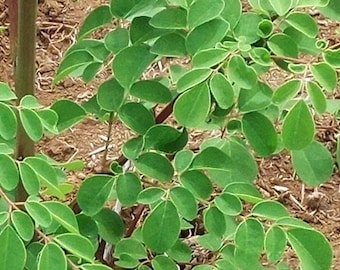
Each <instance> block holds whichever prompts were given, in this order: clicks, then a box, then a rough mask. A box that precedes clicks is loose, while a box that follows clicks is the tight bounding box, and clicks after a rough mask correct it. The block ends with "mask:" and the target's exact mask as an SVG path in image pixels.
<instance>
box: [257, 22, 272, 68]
mask: <svg viewBox="0 0 340 270" xmlns="http://www.w3.org/2000/svg"><path fill="white" fill-rule="evenodd" d="M273 29H274V25H273V22H272V21H270V20H262V21H261V22H260V23H259V25H258V31H259V33H258V35H260V36H261V37H263V38H267V37H269V36H270V35H271V34H272V33H273ZM261 49H262V48H261ZM266 65H267V63H266Z"/></svg>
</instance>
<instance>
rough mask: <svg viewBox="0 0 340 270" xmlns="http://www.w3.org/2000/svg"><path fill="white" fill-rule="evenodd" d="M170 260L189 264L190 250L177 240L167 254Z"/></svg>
mask: <svg viewBox="0 0 340 270" xmlns="http://www.w3.org/2000/svg"><path fill="white" fill-rule="evenodd" d="M166 253H167V254H168V255H169V257H170V258H172V259H173V260H175V261H176V262H179V263H189V262H190V261H191V258H192V250H191V248H190V247H189V246H188V245H187V244H186V243H184V242H183V241H181V240H177V242H176V243H175V245H173V246H172V247H171V248H170V249H169V250H168V251H167V252H166Z"/></svg>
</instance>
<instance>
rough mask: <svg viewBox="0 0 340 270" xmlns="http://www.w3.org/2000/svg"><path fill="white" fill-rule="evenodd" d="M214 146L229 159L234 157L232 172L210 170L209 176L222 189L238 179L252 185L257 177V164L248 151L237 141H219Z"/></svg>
mask: <svg viewBox="0 0 340 270" xmlns="http://www.w3.org/2000/svg"><path fill="white" fill-rule="evenodd" d="M213 145H214V146H216V147H218V148H219V149H221V150H222V151H223V152H224V153H225V154H227V155H228V156H229V157H232V162H231V164H230V166H231V167H230V170H228V171H217V170H209V176H210V177H211V179H212V180H213V181H214V182H216V183H217V184H218V185H219V186H220V187H222V188H224V187H225V186H226V185H227V184H230V183H232V182H234V181H235V179H238V181H242V182H247V183H252V182H253V181H254V179H255V178H256V175H257V171H258V170H257V164H256V162H255V160H254V158H253V157H252V156H251V154H250V153H249V151H248V149H247V148H246V147H245V146H244V145H242V144H241V143H240V142H238V141H237V140H235V139H233V138H231V139H228V140H217V141H216V143H214V144H213Z"/></svg>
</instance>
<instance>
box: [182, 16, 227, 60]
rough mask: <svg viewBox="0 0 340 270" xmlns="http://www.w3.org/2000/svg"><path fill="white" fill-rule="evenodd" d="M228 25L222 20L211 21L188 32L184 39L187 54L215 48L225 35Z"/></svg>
mask: <svg viewBox="0 0 340 270" xmlns="http://www.w3.org/2000/svg"><path fill="white" fill-rule="evenodd" d="M229 28H230V25H229V23H228V22H227V21H225V20H222V19H213V20H211V21H209V22H206V23H204V24H201V25H199V26H197V27H196V28H194V29H193V30H192V31H190V32H189V34H188V35H187V39H186V47H187V51H188V53H189V54H191V55H194V54H195V53H197V52H199V51H201V50H204V49H208V48H211V47H215V45H216V44H217V43H218V42H220V41H221V40H222V39H223V38H224V37H225V35H226V34H227V32H228V30H229Z"/></svg>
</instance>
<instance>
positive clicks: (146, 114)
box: [0, 0, 340, 270]
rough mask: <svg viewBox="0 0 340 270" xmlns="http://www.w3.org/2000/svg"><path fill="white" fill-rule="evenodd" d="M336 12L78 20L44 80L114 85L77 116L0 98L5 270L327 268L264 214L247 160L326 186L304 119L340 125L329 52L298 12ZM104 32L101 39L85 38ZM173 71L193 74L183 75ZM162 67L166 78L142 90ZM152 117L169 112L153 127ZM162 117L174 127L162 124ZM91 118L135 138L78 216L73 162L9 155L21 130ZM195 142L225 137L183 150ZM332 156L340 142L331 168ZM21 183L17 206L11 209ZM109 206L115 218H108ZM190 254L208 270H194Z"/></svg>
mask: <svg viewBox="0 0 340 270" xmlns="http://www.w3.org/2000/svg"><path fill="white" fill-rule="evenodd" d="M332 3H333V2H332V1H331V2H330V3H329V1H326V0H323V1H320V0H299V1H298V0H288V1H276V0H260V1H252V0H249V4H250V6H251V8H252V10H251V11H243V10H242V3H241V1H240V0H156V1H155V0H139V1H137V0H112V1H111V2H110V4H109V5H102V6H100V7H98V8H96V9H95V10H93V11H92V12H91V13H90V14H89V16H88V17H87V18H86V20H85V22H84V24H83V25H82V27H81V28H80V31H79V36H78V41H77V43H76V44H74V45H73V46H72V47H71V48H70V49H69V50H68V51H67V52H66V54H65V57H64V59H63V61H62V62H61V64H60V66H59V69H58V72H57V74H56V76H55V81H54V82H55V83H58V82H60V81H61V80H63V79H64V78H65V77H67V76H73V77H81V78H82V79H83V80H84V82H86V83H88V82H90V81H92V80H94V79H95V78H96V76H97V75H98V74H99V73H100V72H101V70H102V69H103V68H104V67H105V66H110V69H111V71H112V76H111V77H110V78H108V79H107V80H106V81H105V82H103V83H102V84H101V85H100V86H99V87H98V90H97V92H96V94H95V95H94V96H93V97H92V98H91V99H90V100H89V101H88V102H86V103H85V104H81V105H79V104H76V103H74V102H72V101H69V100H59V101H57V102H56V103H54V104H53V105H52V106H51V107H49V108H45V107H43V106H41V105H40V104H39V102H38V100H37V99H36V98H35V97H33V96H26V97H24V98H23V99H22V100H21V101H20V103H19V105H13V102H12V101H13V100H15V99H16V96H15V94H14V93H13V92H12V91H11V89H10V88H9V87H8V86H7V85H6V84H4V83H1V84H0V164H1V165H2V166H1V169H0V197H1V200H0V243H1V245H2V247H3V248H2V249H1V251H0V261H1V262H2V264H0V270H1V269H28V270H33V269H39V270H46V269H58V270H59V269H63V270H64V269H83V270H91V269H92V270H101V269H110V268H109V267H108V266H106V265H105V264H107V265H110V266H111V267H113V269H116V268H117V267H120V268H124V269H140V270H147V269H155V270H160V269H166V270H168V269H169V270H172V269H174V270H175V269H178V268H179V267H180V266H186V267H191V268H192V269H195V270H206V269H235V270H236V269H289V267H288V266H287V264H286V262H285V261H284V254H285V252H286V251H287V249H288V248H292V249H293V250H294V252H295V253H296V254H297V256H298V257H299V261H300V266H301V269H308V270H314V269H315V270H319V269H323V270H324V269H330V267H331V264H332V250H331V247H330V244H329V243H328V241H327V239H326V238H325V236H324V235H322V234H321V233H320V232H318V231H316V230H314V229H313V228H311V227H310V226H309V225H308V224H307V223H305V222H303V221H301V220H298V219H295V218H294V217H292V216H290V214H289V213H288V211H287V209H286V208H285V207H284V206H283V205H282V204H280V203H279V202H276V201H272V200H266V199H264V198H263V197H262V195H261V193H260V192H259V191H258V190H257V188H256V186H255V185H254V180H255V179H256V177H257V175H258V165H257V163H256V161H255V158H256V157H261V158H268V157H271V156H273V155H276V154H279V153H281V152H283V151H287V152H289V154H290V155H291V157H292V166H293V168H294V170H295V171H296V173H297V175H298V177H299V179H300V180H301V181H303V182H304V183H305V184H306V185H308V186H313V187H317V186H318V185H320V184H322V183H324V182H326V181H327V180H328V179H329V178H330V177H331V175H332V174H333V172H334V163H335V161H334V160H333V157H332V154H331V153H330V152H329V150H328V149H327V148H326V147H325V146H324V145H323V144H322V143H321V142H318V141H317V140H316V136H315V134H316V131H317V130H316V127H315V119H316V118H317V117H318V116H320V115H322V114H325V113H329V114H331V115H332V116H333V117H339V110H340V103H339V102H338V100H334V99H332V95H333V94H334V93H335V91H336V89H337V87H338V85H337V81H338V75H337V70H338V69H339V68H340V50H339V49H338V47H332V46H329V44H328V41H327V40H322V39H320V38H319V35H318V34H319V29H318V28H319V27H318V25H317V22H316V20H315V19H314V18H313V17H312V16H311V15H309V14H308V13H307V12H305V9H304V8H306V7H307V8H311V7H315V8H318V9H320V10H321V11H323V12H325V14H326V15H327V14H329V9H331V10H333V9H332V7H333V6H332V5H333V4H332ZM334 10H335V12H336V9H335V8H334ZM113 21H114V22H115V23H116V25H118V26H117V27H112V25H113V24H112V22H113ZM101 27H111V28H110V30H111V31H109V32H108V33H107V34H106V35H105V36H104V37H103V38H102V39H92V38H91V33H92V32H93V31H95V30H97V29H98V28H101ZM184 58H185V59H189V64H187V65H180V64H178V63H181V61H182V60H183V59H184ZM171 59H175V60H177V61H170V60H171ZM163 60H165V61H166V62H167V65H168V66H167V73H165V74H163V73H160V74H157V76H156V77H154V78H149V77H147V76H145V73H146V72H147V71H148V70H149V69H150V67H153V68H155V66H157V63H160V62H162V61H163ZM182 62H183V61H182ZM172 63H177V64H172ZM273 67H276V68H280V69H282V70H284V71H286V72H289V73H291V74H292V75H293V76H291V77H292V79H287V80H286V81H285V82H284V83H283V84H282V85H279V86H278V87H277V88H276V89H273V88H272V87H271V86H270V85H269V84H268V83H266V82H265V80H264V79H263V78H264V76H265V75H266V74H267V73H268V72H270V70H271V69H272V68H273ZM155 107H162V108H164V107H165V109H164V110H163V111H162V113H161V114H160V115H155V111H154V108H155ZM169 108H170V113H169V112H168V111H167V109H169ZM164 114H166V115H165V116H164ZM170 115H172V116H173V118H174V121H175V123H174V124H172V125H170V124H164V123H163V121H164V119H165V118H167V117H168V116H170ZM86 116H94V117H96V118H97V119H98V120H99V121H108V123H109V124H110V125H112V123H113V122H114V121H116V120H117V121H121V123H123V124H124V125H125V127H126V128H128V129H130V130H131V131H132V132H133V133H134V137H132V138H129V140H128V141H127V142H125V143H124V145H123V147H122V149H121V150H122V153H123V156H122V157H121V158H120V159H119V160H118V162H116V161H115V162H113V163H112V164H110V167H109V168H108V170H107V171H106V172H105V173H104V174H96V175H89V176H88V177H87V178H86V179H85V180H84V181H83V183H82V184H81V186H80V188H79V190H78V192H77V196H76V204H77V205H78V206H79V207H80V212H79V213H75V212H74V211H72V210H74V209H72V208H71V206H68V205H66V204H65V203H63V202H62V200H64V199H65V195H66V194H67V193H69V192H70V191H71V190H72V186H70V185H69V184H67V182H66V180H67V176H66V173H65V170H77V169H81V168H82V166H83V164H82V163H81V162H78V161H76V162H71V163H65V164H60V163H57V162H55V161H53V160H51V159H50V158H48V157H46V156H42V155H37V156H35V157H26V158H25V159H23V160H20V161H19V160H14V159H13V158H12V154H13V151H14V150H13V149H14V145H15V137H16V131H17V125H18V122H19V121H20V122H19V123H20V124H22V125H23V127H24V129H25V131H26V133H27V135H28V136H29V137H30V138H31V139H32V140H33V141H39V140H40V139H41V138H42V136H43V135H44V134H48V135H55V134H59V133H61V132H63V131H65V130H67V129H69V128H70V127H71V126H73V125H75V124H77V123H78V122H79V121H81V120H82V119H84V117H86ZM193 129H195V130H202V131H203V130H204V131H205V130H209V131H214V132H218V134H220V136H218V137H213V138H209V139H206V140H204V141H203V142H202V143H201V144H200V145H199V147H198V148H197V149H191V148H190V147H189V145H188V141H189V134H190V132H191V131H192V130H193ZM110 135H111V134H110V133H109V134H108V137H109V136H110ZM339 157H340V141H339V139H338V146H337V155H336V158H337V163H338V165H339V163H340V162H339ZM127 165H129V166H127ZM19 183H22V185H23V188H24V189H25V191H26V192H27V194H28V199H27V200H26V201H25V202H16V200H15V198H14V197H15V196H14V195H13V194H14V192H15V190H16V189H18V188H19V186H20V184H19ZM44 195H49V196H52V197H54V198H55V200H52V201H45V200H44V199H42V198H44ZM112 201H115V203H116V211H113V210H112V209H110V208H108V207H107V205H108V204H109V203H110V202H112ZM118 206H121V207H122V208H123V210H126V209H136V214H135V217H134V220H132V221H130V223H129V224H126V221H124V220H123V218H122V217H121V216H120V213H119V211H118V209H119V207H118ZM246 206H247V207H246ZM249 206H250V209H251V210H249V211H248V212H247V211H246V208H247V209H249ZM192 241H194V246H199V247H200V248H202V249H204V250H206V251H207V252H208V253H209V254H211V257H212V258H213V259H211V260H209V261H206V264H205V265H197V264H195V259H194V250H193V248H192ZM103 246H104V247H105V246H106V247H107V248H106V249H105V250H106V252H107V253H108V254H104V253H103V252H102V250H103ZM108 246H110V247H111V248H108ZM107 258H109V259H107ZM264 261H265V262H266V264H265V263H263V262H264Z"/></svg>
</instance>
